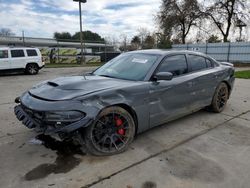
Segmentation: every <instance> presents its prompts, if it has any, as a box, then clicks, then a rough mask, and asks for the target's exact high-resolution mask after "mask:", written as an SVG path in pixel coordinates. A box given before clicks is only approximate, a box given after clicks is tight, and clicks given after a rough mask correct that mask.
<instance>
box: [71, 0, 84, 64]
mask: <svg viewBox="0 0 250 188" xmlns="http://www.w3.org/2000/svg"><path fill="white" fill-rule="evenodd" d="M73 1H75V2H79V16H80V41H81V64H82V63H84V64H85V56H84V55H83V52H84V54H85V43H84V44H83V33H82V3H86V2H87V0H73ZM83 49H84V51H83Z"/></svg>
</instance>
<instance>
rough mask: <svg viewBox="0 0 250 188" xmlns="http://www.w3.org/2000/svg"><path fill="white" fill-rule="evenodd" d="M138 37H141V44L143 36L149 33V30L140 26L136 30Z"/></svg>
mask: <svg viewBox="0 0 250 188" xmlns="http://www.w3.org/2000/svg"><path fill="white" fill-rule="evenodd" d="M137 31H138V37H139V38H140V39H141V46H143V43H144V40H145V38H146V37H147V36H148V35H150V32H149V31H148V30H147V28H143V27H140V28H139V29H138V30H137Z"/></svg>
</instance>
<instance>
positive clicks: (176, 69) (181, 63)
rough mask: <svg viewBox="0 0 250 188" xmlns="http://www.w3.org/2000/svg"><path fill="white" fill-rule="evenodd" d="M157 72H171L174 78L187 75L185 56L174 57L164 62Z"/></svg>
mask: <svg viewBox="0 0 250 188" xmlns="http://www.w3.org/2000/svg"><path fill="white" fill-rule="evenodd" d="M157 72H171V73H172V74H173V75H174V76H179V75H182V74H186V73H187V72H188V66H187V61H186V57H185V55H173V56H170V57H167V58H166V59H164V60H163V62H162V64H161V65H160V66H159V68H158V71H157Z"/></svg>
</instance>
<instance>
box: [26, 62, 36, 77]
mask: <svg viewBox="0 0 250 188" xmlns="http://www.w3.org/2000/svg"><path fill="white" fill-rule="evenodd" d="M25 72H26V73H27V74H30V75H35V74H37V73H38V72H39V67H38V65H37V64H35V63H31V64H28V65H27V66H26V69H25Z"/></svg>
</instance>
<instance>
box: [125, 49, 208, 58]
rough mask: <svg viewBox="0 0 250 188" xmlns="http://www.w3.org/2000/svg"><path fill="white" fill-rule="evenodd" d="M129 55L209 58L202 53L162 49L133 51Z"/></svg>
mask: <svg viewBox="0 0 250 188" xmlns="http://www.w3.org/2000/svg"><path fill="white" fill-rule="evenodd" d="M128 53H141V54H153V55H162V56H165V55H170V54H175V53H185V54H186V53H188V54H194V55H201V56H207V55H206V54H203V53H201V52H195V51H189V50H171V49H169V50H162V49H151V50H137V51H132V52H128Z"/></svg>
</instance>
